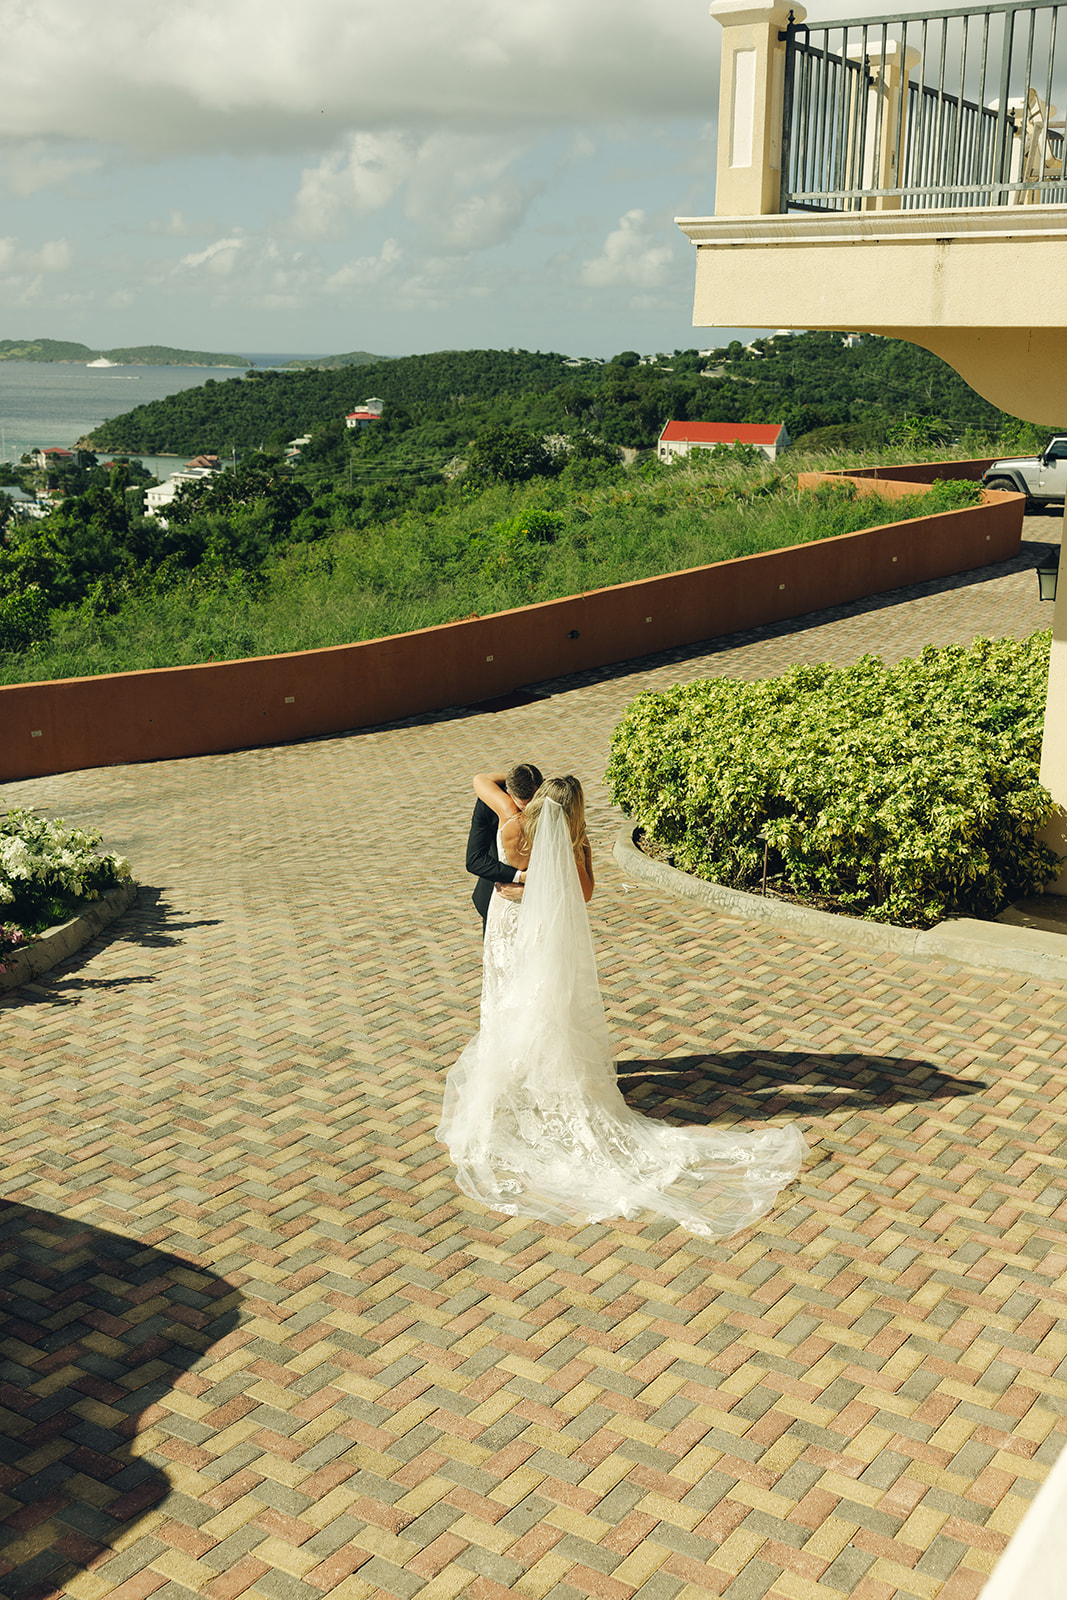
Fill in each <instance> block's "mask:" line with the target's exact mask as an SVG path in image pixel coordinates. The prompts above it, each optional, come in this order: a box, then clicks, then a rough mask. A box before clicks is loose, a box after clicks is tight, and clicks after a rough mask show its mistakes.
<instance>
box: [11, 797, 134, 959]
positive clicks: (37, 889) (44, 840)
mask: <svg viewBox="0 0 1067 1600" xmlns="http://www.w3.org/2000/svg"><path fill="white" fill-rule="evenodd" d="M99 843H100V835H99V834H98V833H88V832H86V830H85V829H84V828H71V827H68V826H67V824H66V823H65V822H63V821H61V820H60V819H59V818H54V819H52V820H49V819H48V818H45V817H38V816H35V815H34V813H33V811H32V810H12V811H9V812H7V814H6V815H0V906H2V907H3V912H4V917H5V919H7V918H9V917H10V918H11V919H13V921H16V922H17V923H18V924H20V927H21V929H24V930H29V931H30V932H38V931H39V930H40V929H41V928H47V927H48V926H49V924H50V923H53V922H56V921H58V920H59V919H60V918H62V917H64V916H66V915H68V914H69V913H70V912H71V911H72V910H73V908H74V907H75V906H76V905H77V904H78V902H79V901H80V900H97V899H99V897H100V895H101V894H104V893H106V892H107V890H108V889H112V888H114V886H115V885H116V884H118V883H121V882H122V881H123V880H124V879H126V878H128V877H129V876H130V864H129V862H128V861H126V860H124V859H123V857H122V856H117V855H115V854H113V853H108V854H105V855H100V854H99V853H98V851H97V846H98V845H99ZM8 931H9V932H10V931H11V930H8ZM16 931H17V930H16ZM15 942H19V941H15ZM22 942H24V940H23V941H22Z"/></svg>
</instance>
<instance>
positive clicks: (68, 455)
mask: <svg viewBox="0 0 1067 1600" xmlns="http://www.w3.org/2000/svg"><path fill="white" fill-rule="evenodd" d="M77 459H78V457H77V456H76V454H75V453H74V451H73V450H61V449H60V448H59V446H58V445H49V447H48V449H47V450H35V451H34V452H33V464H34V466H35V467H70V466H73V465H74V463H75V462H76V461H77Z"/></svg>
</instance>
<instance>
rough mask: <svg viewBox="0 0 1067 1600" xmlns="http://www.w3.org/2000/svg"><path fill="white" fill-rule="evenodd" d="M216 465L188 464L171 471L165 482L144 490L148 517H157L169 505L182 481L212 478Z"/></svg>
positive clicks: (195, 481)
mask: <svg viewBox="0 0 1067 1600" xmlns="http://www.w3.org/2000/svg"><path fill="white" fill-rule="evenodd" d="M217 471H218V468H217V467H194V466H188V467H186V468H185V469H184V470H183V471H181V472H172V473H171V475H170V477H169V478H168V479H167V480H166V482H165V483H157V484H156V486H155V487H154V488H152V489H146V490H145V496H144V509H145V515H146V516H148V517H158V516H159V513H160V511H161V510H162V509H163V507H164V506H169V505H170V503H171V501H172V500H173V499H174V497H175V495H176V494H177V493H178V490H179V489H180V488H181V486H182V484H183V483H199V482H200V480H201V478H212V477H214V475H215V473H216V472H217Z"/></svg>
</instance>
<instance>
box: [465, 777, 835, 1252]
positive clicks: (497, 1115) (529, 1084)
mask: <svg viewBox="0 0 1067 1600" xmlns="http://www.w3.org/2000/svg"><path fill="white" fill-rule="evenodd" d="M474 786H475V790H476V792H477V793H478V795H479V797H480V798H481V799H483V800H485V801H486V802H487V804H489V805H490V806H491V807H492V808H493V810H495V811H496V813H497V816H498V817H499V818H500V822H501V827H500V830H499V832H498V835H497V849H498V853H499V854H500V856H501V859H503V860H506V861H509V862H510V864H511V865H512V866H515V867H518V868H519V869H520V876H522V877H524V878H525V882H526V887H525V889H524V891H523V898H522V901H521V903H516V901H514V900H510V899H508V898H507V897H505V896H504V895H502V894H500V893H499V892H497V893H496V894H494V896H493V900H492V903H491V905H490V908H489V915H488V918H487V921H486V932H485V947H484V959H483V967H482V1003H481V1026H480V1028H479V1031H478V1033H477V1034H476V1035H475V1036H474V1038H473V1039H472V1040H471V1042H470V1044H468V1046H467V1048H466V1049H465V1050H464V1052H463V1054H462V1055H461V1056H460V1058H459V1060H458V1061H457V1062H456V1065H455V1066H454V1067H453V1068H452V1070H451V1072H450V1073H449V1074H448V1080H447V1083H446V1086H445V1100H444V1109H443V1113H442V1116H441V1122H440V1126H439V1127H438V1130H437V1137H438V1138H439V1139H440V1140H441V1141H442V1143H444V1144H446V1145H447V1146H448V1149H449V1152H450V1154H451V1156H452V1160H453V1161H454V1163H455V1166H456V1181H457V1183H458V1184H459V1187H460V1188H461V1189H462V1190H463V1192H464V1193H465V1194H468V1195H470V1196H471V1197H472V1198H473V1199H475V1200H480V1201H481V1202H482V1203H483V1204H484V1205H487V1206H490V1207H491V1208H492V1209H493V1210H496V1211H503V1212H506V1213H507V1214H509V1215H511V1216H524V1217H536V1218H539V1219H541V1220H542V1221H544V1222H551V1223H561V1222H562V1223H571V1224H576V1225H581V1224H583V1223H586V1222H602V1221H606V1220H607V1219H609V1218H612V1217H628V1218H636V1217H641V1216H647V1215H653V1216H661V1217H669V1218H672V1219H673V1220H674V1221H675V1222H677V1223H680V1224H681V1225H682V1226H683V1227H685V1228H688V1229H689V1230H690V1231H691V1232H693V1233H698V1234H703V1235H706V1236H710V1237H715V1238H725V1237H727V1236H728V1235H729V1234H732V1233H736V1232H737V1231H738V1230H739V1229H741V1228H744V1227H746V1226H747V1225H748V1224H749V1223H752V1222H754V1221H755V1220H756V1219H757V1218H758V1217H761V1216H762V1215H763V1214H764V1212H766V1211H768V1210H769V1209H770V1207H771V1206H772V1205H773V1204H774V1201H775V1198H776V1196H777V1194H778V1191H779V1189H781V1188H782V1187H783V1186H784V1185H785V1184H787V1183H790V1182H791V1181H792V1180H793V1179H794V1178H795V1177H796V1175H797V1172H798V1171H799V1169H800V1164H801V1161H802V1160H803V1157H804V1152H805V1145H804V1140H803V1138H802V1137H801V1134H800V1132H799V1130H798V1129H797V1128H795V1127H794V1126H792V1125H790V1126H788V1127H784V1128H779V1127H771V1128H767V1129H765V1130H764V1131H763V1132H761V1133H741V1132H738V1131H736V1130H734V1129H733V1128H677V1127H673V1126H671V1125H670V1124H668V1123H663V1122H654V1121H651V1120H649V1119H648V1118H646V1117H643V1116H641V1115H640V1113H639V1112H636V1111H633V1110H631V1109H630V1107H629V1106H628V1105H627V1104H626V1102H625V1100H624V1099H623V1097H622V1095H621V1094H620V1092H619V1088H618V1084H617V1081H616V1073H615V1066H614V1062H613V1060H612V1054H611V1046H610V1042H609V1038H608V1030H607V1023H606V1020H605V1017H604V1007H603V1003H602V1001H601V998H600V987H599V984H598V983H597V973H596V959H595V956H594V953H593V941H592V935H591V933H590V929H589V917H588V913H587V911H586V902H587V901H588V900H589V899H590V898H591V896H592V893H593V866H592V857H591V854H590V850H589V840H588V838H587V837H586V832H585V799H584V796H583V794H582V786H581V784H580V783H579V782H578V780H577V778H574V777H563V778H548V779H547V780H546V781H545V782H544V783H542V785H541V787H540V788H539V789H538V790H537V793H536V794H535V795H534V797H533V799H532V800H531V801H530V802H529V804H528V805H527V806H526V809H525V810H524V811H521V810H520V809H519V807H518V806H516V805H515V803H514V802H513V801H512V800H511V799H510V797H509V796H508V795H507V794H506V792H505V791H504V789H503V787H502V785H501V783H500V781H499V775H497V774H495V773H480V774H479V775H478V777H477V778H476V779H475V784H474Z"/></svg>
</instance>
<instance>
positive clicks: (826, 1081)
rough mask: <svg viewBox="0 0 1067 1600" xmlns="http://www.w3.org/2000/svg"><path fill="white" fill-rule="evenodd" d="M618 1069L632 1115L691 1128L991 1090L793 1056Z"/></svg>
mask: <svg viewBox="0 0 1067 1600" xmlns="http://www.w3.org/2000/svg"><path fill="white" fill-rule="evenodd" d="M615 1068H616V1071H617V1073H618V1075H619V1077H620V1079H623V1080H624V1081H623V1083H622V1085H621V1087H622V1089H623V1091H624V1093H625V1095H626V1098H627V1100H628V1101H629V1102H630V1104H631V1105H633V1106H634V1108H635V1109H637V1110H640V1111H643V1112H645V1113H646V1114H647V1113H651V1114H652V1115H663V1116H669V1117H679V1118H681V1119H683V1120H685V1121H689V1122H701V1121H708V1120H711V1119H712V1118H713V1117H715V1116H720V1115H722V1114H723V1113H724V1112H727V1111H729V1112H731V1113H734V1114H736V1113H738V1112H740V1113H741V1114H742V1115H744V1116H747V1117H761V1116H764V1117H765V1116H780V1115H781V1114H782V1113H783V1112H790V1113H793V1114H796V1113H801V1112H803V1113H807V1114H808V1115H812V1114H817V1113H819V1112H823V1111H830V1110H834V1109H840V1107H841V1106H842V1105H852V1106H855V1107H856V1108H857V1109H859V1108H860V1107H866V1106H874V1105H897V1104H899V1103H901V1102H911V1103H914V1104H921V1103H923V1102H927V1101H930V1100H951V1099H954V1098H956V1097H957V1096H966V1095H973V1094H978V1093H980V1092H981V1091H982V1090H983V1089H985V1088H987V1087H988V1085H986V1084H985V1083H983V1082H981V1081H976V1080H974V1079H971V1078H956V1077H953V1076H952V1075H951V1074H950V1073H947V1072H941V1071H940V1070H939V1069H938V1068H936V1067H932V1066H931V1065H930V1063H929V1062H928V1061H917V1060H913V1059H909V1058H903V1059H902V1058H901V1057H899V1056H867V1055H831V1056H821V1055H809V1054H806V1053H803V1052H800V1051H790V1050H767V1051H755V1050H734V1051H728V1052H723V1053H721V1054H717V1053H714V1052H709V1053H708V1054H707V1055H698V1056H693V1055H690V1056H661V1057H660V1058H659V1059H658V1060H653V1059H649V1058H641V1059H640V1060H619V1061H616V1063H615Z"/></svg>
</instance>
